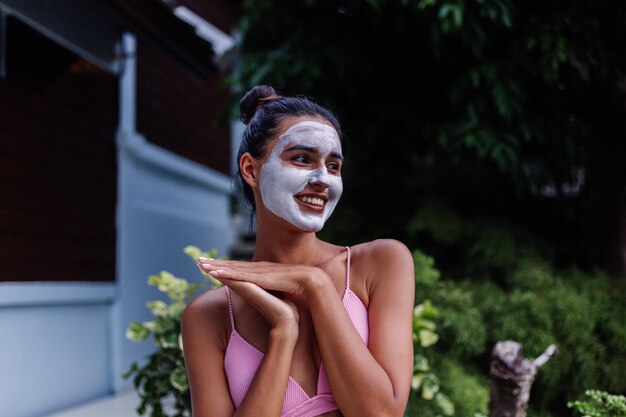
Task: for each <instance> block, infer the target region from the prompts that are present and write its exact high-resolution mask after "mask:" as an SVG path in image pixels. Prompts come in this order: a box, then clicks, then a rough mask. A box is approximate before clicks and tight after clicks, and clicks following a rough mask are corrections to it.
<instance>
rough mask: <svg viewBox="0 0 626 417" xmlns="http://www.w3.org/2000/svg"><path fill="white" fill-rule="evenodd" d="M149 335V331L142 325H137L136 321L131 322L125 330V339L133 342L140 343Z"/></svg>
mask: <svg viewBox="0 0 626 417" xmlns="http://www.w3.org/2000/svg"><path fill="white" fill-rule="evenodd" d="M149 335H150V330H148V329H147V328H146V327H145V326H144V325H143V324H141V323H137V322H136V321H134V322H132V323H131V324H130V326H128V329H127V330H126V338H127V339H128V340H131V341H133V342H142V341H144V340H146V338H147V337H148V336H149Z"/></svg>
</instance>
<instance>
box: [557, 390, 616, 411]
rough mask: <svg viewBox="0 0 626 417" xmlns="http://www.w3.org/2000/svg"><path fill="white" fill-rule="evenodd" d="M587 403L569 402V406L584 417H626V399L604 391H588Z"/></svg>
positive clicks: (586, 392) (586, 393)
mask: <svg viewBox="0 0 626 417" xmlns="http://www.w3.org/2000/svg"><path fill="white" fill-rule="evenodd" d="M585 395H586V396H587V397H589V398H590V399H589V400H587V401H572V402H568V403H567V406H568V407H570V408H573V409H575V410H576V411H578V412H579V413H580V414H582V415H583V416H584V417H624V416H626V397H624V396H623V395H612V394H609V393H607V392H604V391H598V390H587V391H585Z"/></svg>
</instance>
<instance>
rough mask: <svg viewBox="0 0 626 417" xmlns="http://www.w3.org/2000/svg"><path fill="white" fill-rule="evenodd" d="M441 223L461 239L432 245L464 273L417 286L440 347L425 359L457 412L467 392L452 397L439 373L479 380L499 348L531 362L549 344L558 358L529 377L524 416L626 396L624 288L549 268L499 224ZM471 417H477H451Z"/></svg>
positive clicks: (525, 238)
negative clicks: (505, 345)
mask: <svg viewBox="0 0 626 417" xmlns="http://www.w3.org/2000/svg"><path fill="white" fill-rule="evenodd" d="M437 210H439V211H440V212H445V211H447V210H449V209H446V210H442V208H441V206H439V208H438V209H437ZM424 217H428V216H424ZM446 217H448V218H450V217H452V218H455V217H456V218H457V221H456V222H457V224H458V225H459V228H460V232H459V238H458V239H456V240H454V241H450V240H449V239H447V238H446V237H443V238H441V235H440V234H437V233H432V234H431V235H430V238H432V239H433V240H434V241H436V243H437V244H438V245H440V246H441V247H449V246H457V247H458V246H462V247H463V248H464V250H459V251H458V252H455V253H458V254H460V255H459V257H458V260H457V261H456V262H457V263H463V265H460V266H459V267H458V268H451V267H449V271H451V272H450V273H448V274H444V276H445V278H446V279H445V280H440V281H437V280H429V281H428V285H421V286H420V285H419V283H418V286H419V290H418V291H420V292H421V294H423V296H424V297H425V298H427V299H429V300H432V302H433V304H435V305H437V308H438V311H439V313H440V316H439V317H437V318H436V319H435V322H436V324H437V328H438V332H439V334H440V341H439V343H438V344H437V345H436V356H435V357H434V358H429V359H431V362H432V363H434V365H435V366H436V368H437V370H438V376H439V378H440V380H441V386H442V387H443V388H444V389H446V393H447V394H448V395H449V396H450V398H451V400H452V401H453V402H454V403H455V404H456V405H457V408H460V407H461V405H462V404H467V399H463V398H462V395H461V394H462V392H469V391H468V388H463V390H462V391H461V390H459V389H458V388H459V385H457V383H456V382H453V383H452V384H451V385H449V386H448V385H446V383H445V375H446V373H450V372H451V371H450V370H451V369H452V370H454V366H455V365H456V366H457V367H459V369H463V370H464V372H470V370H471V369H483V370H484V371H483V372H485V373H486V369H487V364H488V361H489V355H490V352H491V349H492V348H493V346H494V345H495V343H496V342H498V341H500V340H507V339H512V340H516V341H518V342H520V343H522V345H523V346H524V350H525V353H526V356H527V357H536V356H538V355H539V354H541V353H542V352H543V351H544V350H545V348H546V347H547V346H548V345H550V344H552V343H554V344H556V345H557V346H558V349H559V352H558V354H557V355H556V356H555V357H554V358H553V359H551V360H550V362H549V363H548V364H546V365H545V366H544V367H542V368H541V369H540V371H539V373H538V375H537V380H536V382H535V385H534V387H533V392H532V396H531V405H532V407H534V408H531V410H530V413H533V412H534V410H535V409H538V410H543V413H542V414H545V412H546V410H547V409H555V410H558V409H560V408H561V407H562V405H563V404H564V403H565V402H566V401H567V400H568V399H572V398H575V396H577V395H580V394H581V393H582V392H583V391H584V389H585V387H588V386H596V387H598V388H600V389H603V390H608V391H617V392H624V391H626V360H625V359H624V358H625V356H624V351H625V349H626V331H625V330H624V326H623V323H624V322H625V321H626V312H625V311H624V309H623V299H624V283H623V281H622V280H619V279H615V278H612V277H610V276H607V275H606V274H605V273H603V272H601V271H599V270H593V271H582V270H581V269H579V268H577V267H574V266H571V267H567V268H560V269H557V268H556V267H555V266H554V263H553V260H552V251H551V250H550V249H549V247H548V248H546V244H545V243H542V242H540V241H538V240H537V239H536V238H534V237H533V236H531V235H529V234H528V233H527V232H525V231H521V230H519V229H517V228H515V227H514V226H510V225H507V223H505V222H500V221H496V220H490V221H486V220H485V219H479V220H472V219H460V218H458V217H459V216H458V215H455V214H451V213H448V214H447V215H446ZM430 218H434V217H432V216H431V217H430ZM437 227H438V226H437V223H435V224H433V225H427V224H426V225H425V226H424V227H421V228H420V230H421V233H423V232H426V233H430V230H434V229H437ZM451 242H453V243H451ZM433 248H434V249H435V250H436V248H437V246H436V245H434V246H433ZM421 256H424V257H426V255H421ZM426 258H427V257H426ZM433 281H434V282H435V284H434V285H433ZM440 357H441V358H445V360H442V359H438V358H440ZM461 364H462V366H461ZM474 412H484V409H477V408H470V409H468V410H464V411H462V412H461V411H459V413H460V414H459V415H471V413H474Z"/></svg>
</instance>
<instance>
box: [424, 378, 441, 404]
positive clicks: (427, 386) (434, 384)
mask: <svg viewBox="0 0 626 417" xmlns="http://www.w3.org/2000/svg"><path fill="white" fill-rule="evenodd" d="M438 392H439V381H437V378H436V377H435V376H434V375H432V374H430V375H429V376H428V377H427V378H424V381H423V382H422V398H423V399H425V400H432V399H433V398H435V394H437V393H438Z"/></svg>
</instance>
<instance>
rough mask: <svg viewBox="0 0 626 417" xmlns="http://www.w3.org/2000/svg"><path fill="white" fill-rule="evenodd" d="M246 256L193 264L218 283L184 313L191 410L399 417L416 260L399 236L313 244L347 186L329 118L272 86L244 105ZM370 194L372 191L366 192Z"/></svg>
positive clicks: (407, 372) (217, 414)
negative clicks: (251, 218)
mask: <svg viewBox="0 0 626 417" xmlns="http://www.w3.org/2000/svg"><path fill="white" fill-rule="evenodd" d="M240 110H241V114H242V120H243V121H244V123H246V124H247V127H246V130H245V132H244V135H243V140H242V144H241V148H240V151H239V155H238V159H239V178H240V179H241V181H242V185H243V187H244V190H243V191H244V195H245V196H246V197H247V199H248V200H249V202H250V203H251V205H252V208H253V211H256V227H257V234H256V249H255V252H254V257H253V260H252V262H242V261H223V260H222V261H221V260H214V259H206V258H201V259H200V262H199V267H200V268H201V269H202V270H203V271H205V272H207V273H209V274H211V275H212V276H214V277H215V278H217V279H218V280H220V281H221V282H223V283H224V284H225V287H223V288H220V289H217V290H213V291H207V292H206V293H204V294H202V295H201V296H199V297H197V298H196V299H194V300H193V301H192V302H191V303H190V304H189V306H188V307H187V309H186V310H185V312H184V314H183V318H182V328H183V343H184V347H185V350H184V353H185V363H186V366H187V373H188V376H189V382H190V389H191V398H192V410H193V415H194V417H208V416H211V417H227V416H228V417H230V416H255V417H265V416H272V417H278V416H282V417H296V416H300V417H313V416H345V417H353V416H354V417H365V416H375V417H384V416H398V417H399V416H402V415H403V413H404V409H405V407H406V402H407V399H408V395H409V390H410V382H411V375H412V371H413V342H412V327H411V320H412V310H413V297H414V278H413V261H412V257H411V254H410V252H409V251H408V250H407V248H406V247H405V246H404V245H403V244H401V243H399V242H397V241H394V240H376V241H372V242H367V243H363V244H359V245H356V246H353V247H350V248H348V247H345V248H344V247H340V246H336V245H333V244H330V243H327V242H323V241H321V240H319V239H318V238H317V237H316V235H315V233H316V232H318V231H319V230H321V228H322V226H323V225H324V222H325V221H326V219H327V218H328V217H329V216H330V214H331V212H332V211H333V209H334V207H335V205H336V203H337V201H338V200H339V197H340V195H341V192H342V181H341V165H342V162H343V156H342V151H341V140H340V137H341V130H340V127H339V123H338V122H337V119H336V118H335V116H334V115H333V114H332V113H330V112H329V111H328V110H326V109H325V108H323V107H321V106H318V105H317V104H315V103H313V102H312V101H310V100H307V99H305V98H300V97H280V96H277V95H276V93H275V92H274V90H273V89H272V88H271V87H268V86H257V87H255V88H253V89H252V90H250V91H249V92H248V93H247V94H246V95H245V96H244V97H243V99H242V100H241V102H240ZM371 194H372V198H376V188H374V187H372V190H371Z"/></svg>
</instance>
